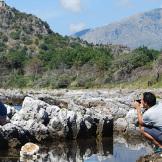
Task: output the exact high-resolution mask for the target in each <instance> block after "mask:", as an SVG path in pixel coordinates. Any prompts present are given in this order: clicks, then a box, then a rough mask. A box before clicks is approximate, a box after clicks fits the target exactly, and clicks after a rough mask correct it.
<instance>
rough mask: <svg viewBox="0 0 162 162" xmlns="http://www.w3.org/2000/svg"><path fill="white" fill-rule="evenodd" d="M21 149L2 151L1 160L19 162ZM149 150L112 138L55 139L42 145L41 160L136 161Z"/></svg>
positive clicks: (64, 161) (68, 161)
mask: <svg viewBox="0 0 162 162" xmlns="http://www.w3.org/2000/svg"><path fill="white" fill-rule="evenodd" d="M19 151H20V150H19V149H17V150H16V149H11V150H8V151H7V150H6V151H5V150H3V151H0V162H19ZM149 152H150V150H149V149H148V148H147V147H146V146H144V145H143V144H142V143H139V144H133V145H129V144H128V143H119V142H113V139H112V138H105V139H103V140H102V141H97V140H95V139H89V140H78V141H69V142H62V143H61V142H56V141H55V142H53V143H51V142H50V143H46V144H45V145H41V149H40V159H39V162H136V160H137V159H139V157H140V156H143V155H146V154H148V153H149ZM26 162H29V161H26ZM30 162H31V161H30Z"/></svg>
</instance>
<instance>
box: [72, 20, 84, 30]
mask: <svg viewBox="0 0 162 162" xmlns="http://www.w3.org/2000/svg"><path fill="white" fill-rule="evenodd" d="M84 28H85V23H83V22H79V23H75V24H74V23H73V24H70V32H72V33H75V32H78V31H81V30H83V29H84Z"/></svg>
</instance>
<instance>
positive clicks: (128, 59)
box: [0, 1, 162, 88]
mask: <svg viewBox="0 0 162 162" xmlns="http://www.w3.org/2000/svg"><path fill="white" fill-rule="evenodd" d="M0 2H1V1H0ZM86 32H87V33H89V32H91V30H90V31H89V29H88V30H85V31H83V32H81V33H78V35H80V36H81V35H83V34H85V33H86ZM159 55H160V52H159V51H156V50H151V49H148V48H147V47H141V48H138V49H135V50H130V49H129V48H128V47H127V46H124V45H113V44H109V45H101V44H98V45H93V44H92V43H88V42H87V41H84V40H82V39H80V38H72V37H68V36H65V37H64V36H61V35H60V34H58V33H55V32H54V31H52V30H51V29H50V27H49V25H48V24H47V23H46V22H44V21H42V20H41V19H39V18H37V17H35V16H34V15H31V14H26V13H22V12H20V11H18V10H16V9H15V8H11V7H9V6H7V5H5V6H3V7H0V74H1V75H0V88H24V87H25V88H28V87H29V88H47V87H48V88H67V87H83V88H89V87H93V86H102V85H105V84H116V83H121V82H124V81H125V82H128V81H134V80H137V79H138V77H139V76H142V77H144V80H146V79H150V78H151V77H153V78H155V77H154V76H150V77H149V75H150V74H155V72H151V73H150V69H153V68H154V67H153V66H154V65H156V67H160V64H161V60H162V58H161V57H159ZM155 60H156V62H155ZM154 69H156V68H154ZM161 71H162V67H161ZM141 72H142V73H141ZM146 76H147V78H146ZM153 81H154V80H153Z"/></svg>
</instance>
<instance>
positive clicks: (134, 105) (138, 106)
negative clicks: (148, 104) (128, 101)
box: [132, 101, 142, 110]
mask: <svg viewBox="0 0 162 162" xmlns="http://www.w3.org/2000/svg"><path fill="white" fill-rule="evenodd" d="M132 106H133V107H134V108H135V109H137V110H138V109H141V108H142V104H141V103H139V102H137V101H134V102H133V103H132Z"/></svg>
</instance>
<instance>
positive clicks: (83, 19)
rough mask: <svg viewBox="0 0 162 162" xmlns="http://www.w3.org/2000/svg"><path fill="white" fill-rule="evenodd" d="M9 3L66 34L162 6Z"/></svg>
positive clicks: (140, 2)
mask: <svg viewBox="0 0 162 162" xmlns="http://www.w3.org/2000/svg"><path fill="white" fill-rule="evenodd" d="M6 3H7V4H8V5H10V6H12V7H15V8H17V9H18V10H20V11H23V12H27V13H31V14H34V15H36V16H38V17H40V18H41V19H43V20H44V21H47V22H48V24H49V25H50V27H51V28H52V29H53V31H54V32H58V33H60V34H62V35H70V34H72V33H74V32H77V31H80V30H82V29H86V28H95V27H99V26H103V25H107V24H109V23H111V22H114V21H119V20H121V19H122V18H125V17H128V16H131V15H133V14H136V13H140V12H145V11H149V10H151V9H154V8H161V7H162V0H6Z"/></svg>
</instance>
